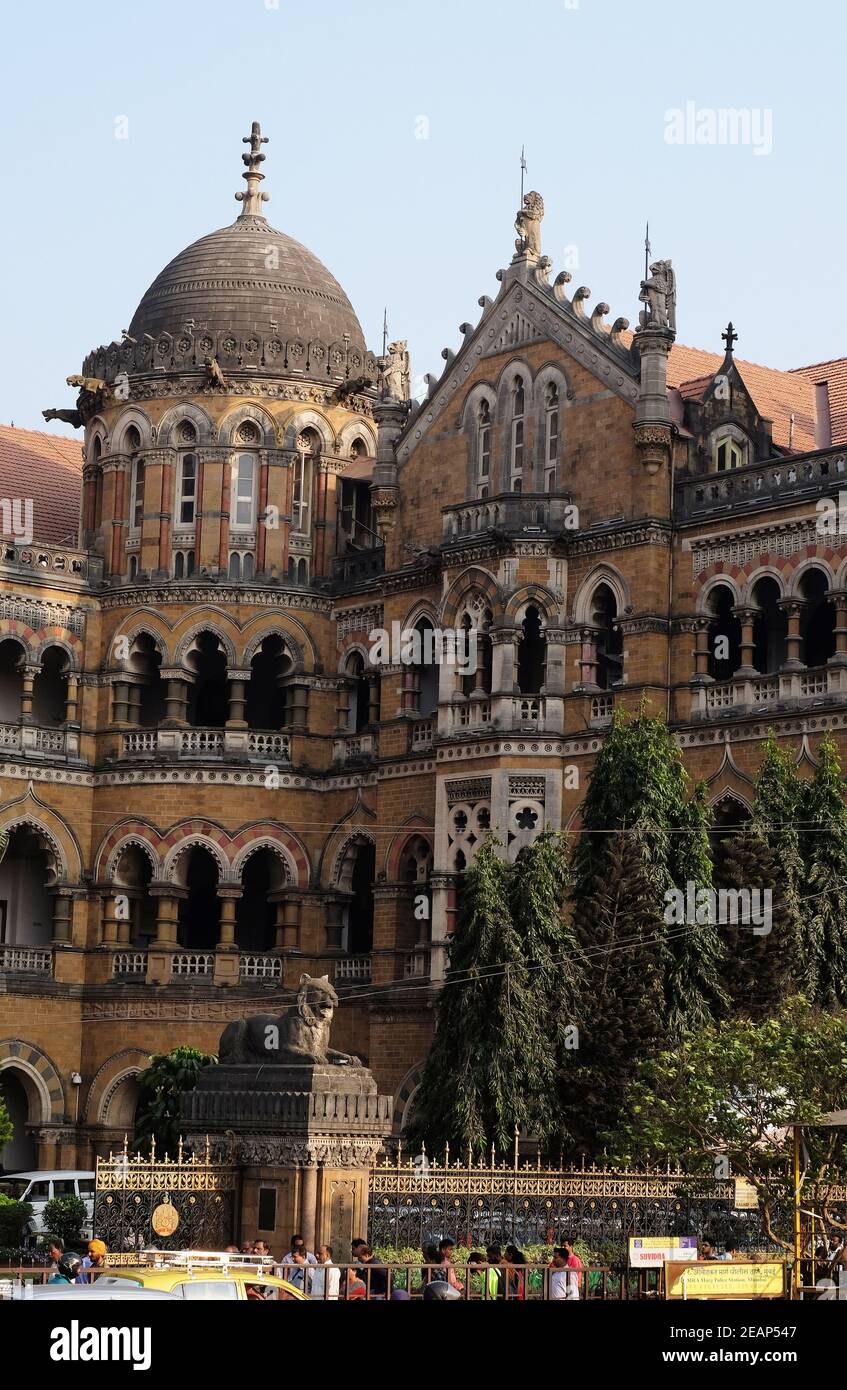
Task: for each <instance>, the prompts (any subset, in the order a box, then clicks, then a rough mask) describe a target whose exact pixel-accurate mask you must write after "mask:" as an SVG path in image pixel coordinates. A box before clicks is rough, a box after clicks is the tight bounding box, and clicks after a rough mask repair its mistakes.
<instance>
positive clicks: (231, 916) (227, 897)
mask: <svg viewBox="0 0 847 1390" xmlns="http://www.w3.org/2000/svg"><path fill="white" fill-rule="evenodd" d="M240 897H241V887H240V885H238V886H236V885H234V884H220V886H219V887H218V902H219V903H220V905H221V907H220V910H221V917H220V933H219V936H218V950H219V951H220V950H224V951H234V950H236V949H237V948H236V944H235V905H236V903H237V902H238V899H239V898H240Z"/></svg>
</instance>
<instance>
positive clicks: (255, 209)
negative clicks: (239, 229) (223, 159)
mask: <svg viewBox="0 0 847 1390" xmlns="http://www.w3.org/2000/svg"><path fill="white" fill-rule="evenodd" d="M241 143H242V145H249V146H250V153H249V154H243V155H242V156H241V158H242V159H243V161H244V163H245V164H246V166H247V169H246V172H245V173H243V174H242V175H241V177H242V178H243V179H246V181H247V192H246V193H244V192H243V191H242V192H240V193H236V195H235V196H236V198H237V199H238V201H239V203H242V204H243V207H242V209H241V211H240V213H239V214H238V216H239V217H264V213H263V212H262V204H263V203H266V202H267V201H268V197H269V194H267V193H261V192H260V191H259V184H260V183H261V182H262V180H263V179H264V177H265V176H264V174H263V173H262V172H261V170H260V168H259V165H260V164H263V163H264V160H265V156H264V155H263V154H262V145H266V144H267V143H268V137H267V135H263V134H262V127H261V125H260V123H259V122H258V121H254V122H253V125H252V128H251V131H250V134H249V135H245V136H244V139H243V140H242V141H241Z"/></svg>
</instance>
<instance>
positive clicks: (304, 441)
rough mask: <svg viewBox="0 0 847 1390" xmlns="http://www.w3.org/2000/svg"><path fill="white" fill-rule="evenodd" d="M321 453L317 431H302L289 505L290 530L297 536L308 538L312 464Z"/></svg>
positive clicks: (298, 441)
mask: <svg viewBox="0 0 847 1390" xmlns="http://www.w3.org/2000/svg"><path fill="white" fill-rule="evenodd" d="M320 452H321V437H320V435H319V434H318V432H317V430H313V429H307V430H303V432H302V434H300V435H298V437H297V457H296V459H295V460H294V487H293V493H292V505H291V512H292V515H291V528H292V530H293V531H294V532H295V533H296V534H297V535H298V536H308V534H309V530H310V524H311V510H312V486H313V469H312V462H313V459H314V458H317V457H318V456H319V455H320Z"/></svg>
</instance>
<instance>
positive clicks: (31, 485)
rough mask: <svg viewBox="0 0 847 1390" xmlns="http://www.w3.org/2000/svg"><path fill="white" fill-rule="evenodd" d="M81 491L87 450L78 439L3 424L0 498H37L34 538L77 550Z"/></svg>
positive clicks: (0, 441) (0, 523)
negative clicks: (83, 457) (84, 451)
mask: <svg viewBox="0 0 847 1390" xmlns="http://www.w3.org/2000/svg"><path fill="white" fill-rule="evenodd" d="M81 492H82V448H81V447H80V445H79V444H78V442H77V441H76V440H75V439H66V438H64V436H62V435H59V434H47V433H45V432H44V431H43V430H19V429H16V428H15V426H14V425H0V498H9V499H10V500H12V499H15V498H21V499H22V500H24V501H25V500H26V499H27V498H32V523H33V540H36V541H43V542H45V543H46V544H51V543H52V544H54V545H62V544H68V543H69V544H72V545H74V546H76V545H77V544H78V538H79V503H80V494H81ZM2 524H3V518H2V517H0V525H2ZM7 539H12V537H7Z"/></svg>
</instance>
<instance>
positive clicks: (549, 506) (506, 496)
mask: <svg viewBox="0 0 847 1390" xmlns="http://www.w3.org/2000/svg"><path fill="white" fill-rule="evenodd" d="M572 515H573V508H572V504H571V501H570V498H569V497H568V496H565V495H563V494H562V493H558V494H556V495H555V496H552V495H551V494H550V493H546V492H504V493H500V494H498V496H496V497H486V498H483V499H480V500H479V501H477V502H465V503H462V504H461V505H460V506H453V507H445V508H444V509H443V511H442V527H443V535H444V542H445V544H449V542H451V541H457V540H462V539H464V537H465V536H478V535H481V534H482V533H484V532H485V531H490V530H500V531H507V532H510V533H512V534H523V533H526V534H527V535H530V536H532V535H537V534H543V535H559V534H560V533H561V532H562V531H564V530H565V529H567V523H568V522H569V520H570V519H571V517H572Z"/></svg>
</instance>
